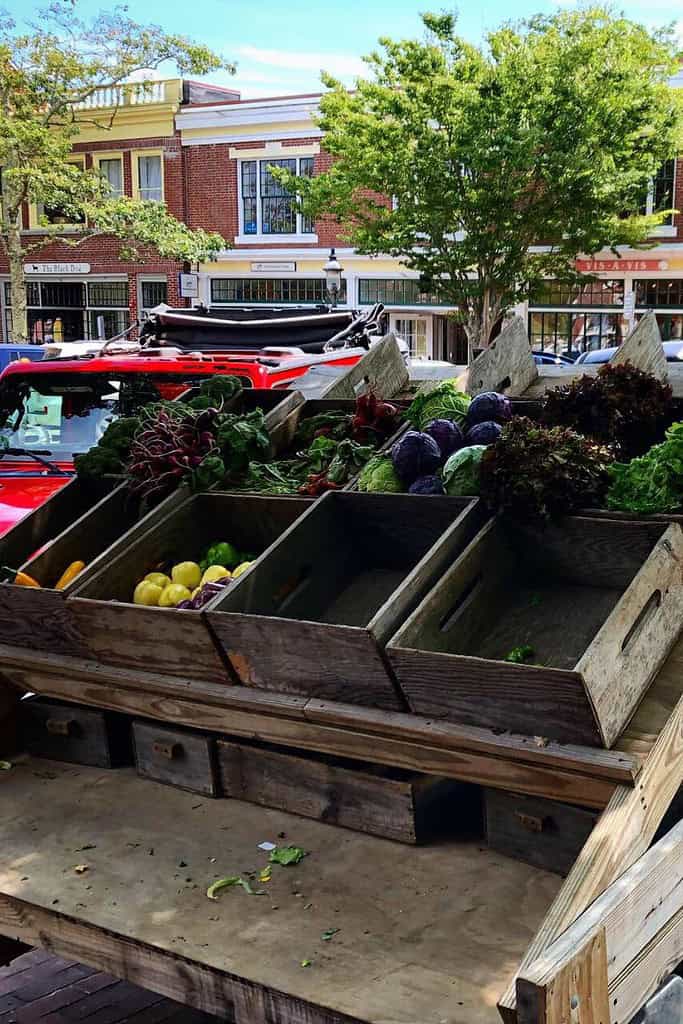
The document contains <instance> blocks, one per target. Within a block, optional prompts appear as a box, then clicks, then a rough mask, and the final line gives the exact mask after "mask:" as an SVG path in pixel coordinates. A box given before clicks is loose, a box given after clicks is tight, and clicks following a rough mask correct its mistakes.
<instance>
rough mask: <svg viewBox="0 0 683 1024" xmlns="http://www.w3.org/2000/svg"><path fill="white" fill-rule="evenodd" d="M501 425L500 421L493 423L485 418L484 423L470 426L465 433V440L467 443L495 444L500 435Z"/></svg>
mask: <svg viewBox="0 0 683 1024" xmlns="http://www.w3.org/2000/svg"><path fill="white" fill-rule="evenodd" d="M502 429H503V428H502V427H501V425H500V423H494V421H493V420H486V422H484V423H477V424H475V426H473V427H470V429H469V430H468V431H467V434H466V435H465V441H466V442H467V444H468V445H471V444H483V445H489V444H495V443H496V441H497V440H498V438H499V437H500V435H501V432H502Z"/></svg>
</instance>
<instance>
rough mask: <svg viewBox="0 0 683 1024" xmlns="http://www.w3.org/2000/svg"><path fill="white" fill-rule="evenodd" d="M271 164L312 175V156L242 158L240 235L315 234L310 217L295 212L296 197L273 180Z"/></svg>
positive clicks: (292, 172)
mask: <svg viewBox="0 0 683 1024" xmlns="http://www.w3.org/2000/svg"><path fill="white" fill-rule="evenodd" d="M271 167H283V168H285V169H286V170H288V171H289V172H290V173H291V174H296V175H298V176H299V177H306V178H310V177H312V175H313V157H312V156H305V157H292V158H290V159H285V160H242V162H241V166H240V182H241V192H242V211H241V212H242V234H244V235H312V234H314V232H315V226H314V224H313V222H312V220H311V219H310V217H304V216H303V215H302V214H301V213H299V212H298V211H297V204H296V198H295V197H294V196H293V195H292V193H291V192H288V191H287V190H286V189H285V188H283V186H282V185H281V184H280V183H279V181H276V179H275V178H274V177H273V175H272V173H271V171H270V168H271Z"/></svg>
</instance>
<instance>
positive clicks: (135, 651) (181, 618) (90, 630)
mask: <svg viewBox="0 0 683 1024" xmlns="http://www.w3.org/2000/svg"><path fill="white" fill-rule="evenodd" d="M307 507H308V503H307V502H304V501H301V500H300V499H298V498H289V497H285V498H276V497H265V496H256V495H229V494H219V493H206V494H197V495H194V496H193V497H190V498H187V499H186V500H185V501H183V502H182V503H181V504H179V505H178V506H177V507H175V508H173V509H172V510H171V511H169V512H168V514H167V515H166V516H164V517H162V518H160V519H158V520H155V522H154V523H153V524H151V526H150V525H149V523H147V522H146V521H143V522H141V523H140V524H139V525H138V527H137V529H135V530H133V531H132V532H131V533H130V534H129V536H128V539H127V543H126V544H125V545H123V546H122V545H117V546H116V549H115V550H111V551H107V552H105V553H104V554H103V555H101V556H100V558H98V559H97V560H96V561H95V562H94V563H93V564H92V566H91V567H90V569H89V570H87V571H85V572H84V573H83V575H82V577H81V582H80V583H79V585H78V586H77V587H76V589H75V591H74V593H73V596H72V597H71V598H70V599H69V600H68V601H67V602H66V607H67V611H68V615H69V619H70V621H71V622H72V624H73V628H75V629H76V631H77V633H78V635H79V636H80V637H81V638H82V643H83V645H84V646H85V648H86V650H87V651H88V654H89V656H90V657H92V658H95V659H96V660H98V661H104V662H107V663H109V664H112V665H122V666H125V667H130V668H135V669H138V670H141V671H147V672H158V673H164V674H169V675H173V676H183V677H185V678H188V679H204V680H209V681H211V680H221V679H222V680H228V679H231V678H232V677H231V676H230V674H229V669H228V667H227V664H226V662H225V660H224V658H223V657H222V655H221V653H220V651H219V650H218V649H217V646H216V644H215V642H214V640H213V638H212V635H211V633H210V631H209V629H208V627H207V625H206V621H205V619H204V616H203V614H202V613H201V612H199V611H192V610H190V609H187V610H183V611H180V610H178V611H177V610H176V609H175V608H146V607H141V606H139V605H134V604H133V603H132V601H133V591H134V589H135V586H136V584H137V583H138V582H139V581H140V580H141V579H142V578H143V577H144V576H145V574H146V573H148V572H151V571H152V570H154V569H155V568H157V567H158V566H159V565H164V564H167V563H168V562H171V563H173V562H181V561H187V560H190V561H199V559H200V558H201V557H202V555H203V553H204V551H205V550H206V548H208V547H209V545H210V544H212V543H214V542H215V541H220V540H229V541H231V542H232V543H235V544H237V545H238V546H239V547H241V548H242V549H243V550H247V551H250V550H253V551H254V552H255V553H260V552H264V551H266V550H267V548H268V547H269V546H270V545H271V544H273V542H274V541H275V540H276V539H277V538H278V537H279V536H280V534H281V533H282V532H283V531H284V530H286V529H287V527H289V526H290V525H291V524H292V523H293V522H294V521H295V520H296V519H297V518H298V517H299V516H300V515H301V513H302V512H303V511H304V509H306V508H307ZM260 561H261V559H260V558H259V559H257V564H258V563H259V562H260ZM234 585H235V586H237V583H235V584H234Z"/></svg>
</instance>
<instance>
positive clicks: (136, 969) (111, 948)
mask: <svg viewBox="0 0 683 1024" xmlns="http://www.w3.org/2000/svg"><path fill="white" fill-rule="evenodd" d="M0 928H2V930H3V932H9V933H11V934H12V935H16V936H17V938H18V939H19V940H20V941H22V942H25V943H28V944H29V945H31V946H41V947H42V948H43V949H46V950H48V951H49V952H50V953H54V954H55V955H56V956H61V957H63V958H64V959H66V960H76V961H78V962H79V963H84V964H89V965H90V966H92V967H97V968H98V969H99V970H102V971H105V972H106V973H108V974H113V975H114V976H115V977H117V978H121V979H123V980H124V981H129V982H131V983H132V984H134V985H140V986H142V987H143V988H146V989H151V990H152V991H153V992H158V993H159V994H160V995H163V996H167V997H168V998H169V999H175V1000H177V1002H179V1003H183V1004H184V1005H186V1006H193V1007H195V1008H196V1009H198V1010H203V1011H204V1012H205V1013H212V1014H215V1015H216V1016H218V1017H220V1018H221V1019H222V1020H230V1021H234V1024H268V1022H269V1021H273V1020H278V1021H282V1024H361V1022H360V1021H359V1020H358V1018H356V1017H348V1016H346V1014H341V1013H336V1012H335V1013H334V1014H330V1013H328V1012H327V1011H326V1010H325V1009H324V1008H323V1007H320V1006H316V1005H315V1004H314V1003H308V1002H306V1001H304V1000H302V999H298V998H296V997H294V996H288V995H286V994H285V993H282V992H278V991H276V990H275V989H272V988H267V987H265V986H262V985H259V984H258V983H257V982H250V981H248V980H247V979H245V978H240V977H237V976H236V975H234V974H231V973H230V972H228V971H219V970H217V969H216V968H214V967H210V966H209V965H207V964H203V963H200V962H199V961H197V960H192V959H190V958H189V957H184V956H180V955H179V954H177V953H170V952H168V951H166V950H163V949H160V948H158V947H156V946H152V945H150V944H149V943H147V942H143V941H141V940H137V939H135V940H134V939H130V938H127V937H125V936H123V935H120V934H117V933H116V932H112V931H109V930H107V929H106V928H100V927H97V926H96V925H92V924H88V923H86V922H85V921H82V920H79V919H78V918H75V917H70V916H68V915H66V914H56V913H54V912H51V911H49V910H45V909H43V908H41V907H38V906H35V905H34V904H31V903H25V902H24V901H23V900H19V899H16V898H15V897H12V896H7V895H5V894H0Z"/></svg>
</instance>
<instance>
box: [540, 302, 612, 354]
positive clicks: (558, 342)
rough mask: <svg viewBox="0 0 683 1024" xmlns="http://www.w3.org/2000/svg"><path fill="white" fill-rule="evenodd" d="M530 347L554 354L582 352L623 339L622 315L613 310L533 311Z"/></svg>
mask: <svg viewBox="0 0 683 1024" xmlns="http://www.w3.org/2000/svg"><path fill="white" fill-rule="evenodd" d="M529 338H530V340H531V347H532V348H533V349H536V350H538V351H543V352H552V353H553V354H554V355H570V356H572V355H579V354H580V353H581V352H592V351H594V350H595V349H599V348H609V347H611V346H613V345H620V344H621V342H622V341H623V335H622V330H621V316H620V315H618V314H613V313H592V312H590V311H586V312H583V313H560V312H547V313H530V314H529Z"/></svg>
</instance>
